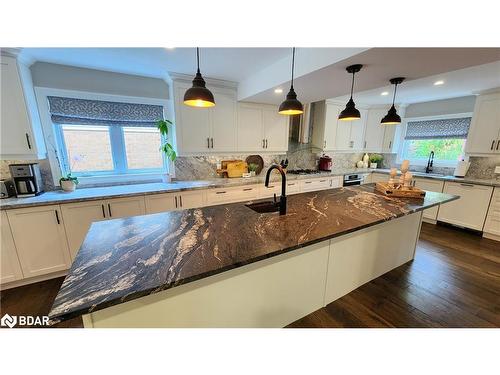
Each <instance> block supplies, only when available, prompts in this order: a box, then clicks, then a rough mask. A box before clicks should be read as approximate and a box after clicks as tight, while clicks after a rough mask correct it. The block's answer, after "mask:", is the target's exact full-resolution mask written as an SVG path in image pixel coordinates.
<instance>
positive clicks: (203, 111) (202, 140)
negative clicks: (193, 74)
mask: <svg viewBox="0 0 500 375" xmlns="http://www.w3.org/2000/svg"><path fill="white" fill-rule="evenodd" d="M185 90H186V89H185V88H184V87H179V88H178V89H177V108H176V109H177V111H176V120H177V129H178V131H179V134H180V135H181V136H180V139H179V140H178V141H180V142H179V151H180V153H181V154H189V153H199V152H208V151H210V144H209V141H210V110H208V109H207V108H195V107H189V106H187V105H184V103H183V102H182V98H183V97H184V92H185Z"/></svg>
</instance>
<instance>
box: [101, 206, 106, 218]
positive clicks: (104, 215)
mask: <svg viewBox="0 0 500 375" xmlns="http://www.w3.org/2000/svg"><path fill="white" fill-rule="evenodd" d="M101 208H102V217H103V218H106V211H105V210H104V205H103V204H101Z"/></svg>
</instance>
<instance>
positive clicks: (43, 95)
mask: <svg viewBox="0 0 500 375" xmlns="http://www.w3.org/2000/svg"><path fill="white" fill-rule="evenodd" d="M34 89H35V96H36V101H37V106H38V111H39V113H40V118H41V122H42V129H43V134H44V138H45V142H46V144H47V157H48V159H49V164H50V169H51V171H52V179H53V183H54V186H59V185H60V184H59V179H60V178H61V176H62V174H61V168H60V166H59V165H58V163H57V159H56V155H55V152H54V147H57V141H56V135H55V132H54V126H53V123H52V120H51V118H50V113H49V103H48V99H47V97H48V96H64V97H68V98H75V99H90V100H105V101H116V102H123V103H137V104H153V105H161V106H162V107H163V114H164V118H166V119H168V118H169V114H172V117H173V102H172V100H170V99H157V98H147V97H137V96H125V95H114V94H101V93H97V92H89V91H77V90H65V89H58V88H50V87H35V88H34ZM172 133H173V134H172ZM170 136H171V137H172V138H171V140H170V141H172V142H173V144H174V149H175V150H176V152H177V147H176V142H175V128H174V127H173V128H172V132H171V134H170ZM168 167H169V171H175V168H174V165H173V164H172V163H171V162H170V161H169V162H168ZM141 176H144V178H139V174H126V175H113V176H102V177H101V176H95V177H79V180H80V181H81V182H82V183H83V184H98V183H100V182H102V183H110V182H126V181H140V180H143V179H144V180H150V179H154V178H156V177H157V176H158V178H160V177H161V174H159V173H158V172H155V173H152V174H149V173H145V174H141Z"/></svg>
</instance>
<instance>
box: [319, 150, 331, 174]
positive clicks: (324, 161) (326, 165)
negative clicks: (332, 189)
mask: <svg viewBox="0 0 500 375" xmlns="http://www.w3.org/2000/svg"><path fill="white" fill-rule="evenodd" d="M332 164H333V163H332V158H331V157H329V156H328V155H325V154H323V155H322V156H321V157H320V158H319V170H320V171H325V172H331V170H332Z"/></svg>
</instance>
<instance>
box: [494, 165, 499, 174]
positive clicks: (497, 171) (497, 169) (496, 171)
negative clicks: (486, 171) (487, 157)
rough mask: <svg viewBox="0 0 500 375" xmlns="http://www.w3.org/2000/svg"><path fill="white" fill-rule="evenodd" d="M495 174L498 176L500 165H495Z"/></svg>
mask: <svg viewBox="0 0 500 375" xmlns="http://www.w3.org/2000/svg"><path fill="white" fill-rule="evenodd" d="M495 173H496V174H500V165H497V166H496V167H495Z"/></svg>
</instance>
